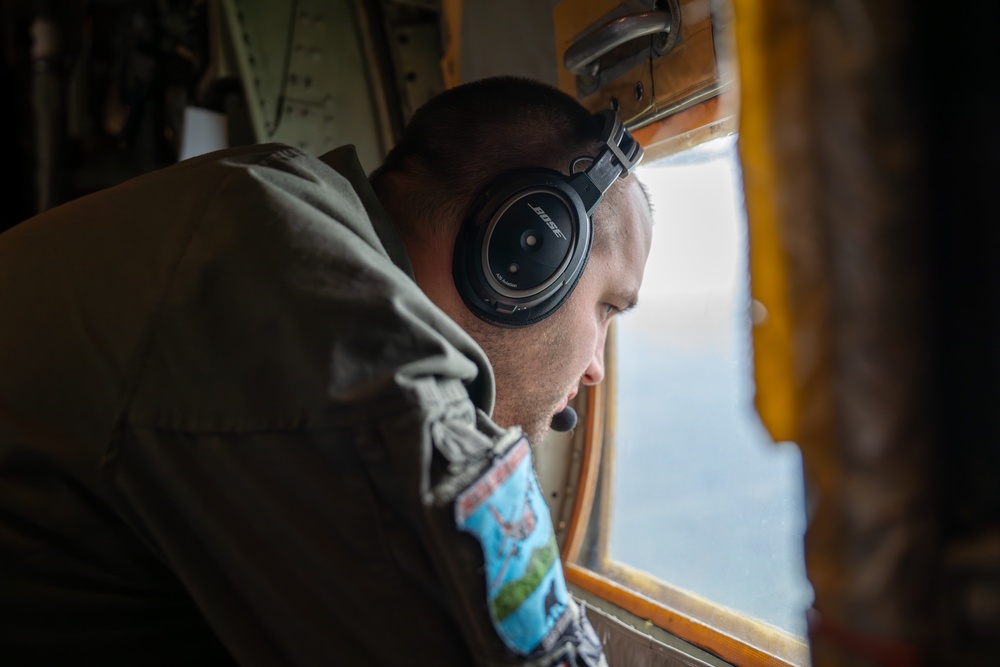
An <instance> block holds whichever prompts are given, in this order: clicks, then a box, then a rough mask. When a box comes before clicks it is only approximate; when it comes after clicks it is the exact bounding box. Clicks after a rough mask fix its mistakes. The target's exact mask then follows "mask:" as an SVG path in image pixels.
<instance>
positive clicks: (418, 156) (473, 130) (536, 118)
mask: <svg viewBox="0 0 1000 667" xmlns="http://www.w3.org/2000/svg"><path fill="white" fill-rule="evenodd" d="M599 132H600V127H599V123H598V121H597V120H596V119H595V118H594V116H593V114H592V113H591V112H590V111H588V110H587V109H586V107H584V106H583V105H582V104H580V103H579V102H578V101H577V100H575V99H574V98H573V97H571V96H570V95H567V94H566V93H564V92H562V91H561V90H559V89H558V88H555V87H553V86H550V85H548V84H545V83H541V82H539V81H534V80H531V79H526V78H522V77H514V76H499V77H492V78H488V79H482V80H479V81H474V82H471V83H466V84H462V85H459V86H456V87H454V88H450V89H448V90H446V91H444V92H443V93H441V94H439V95H437V96H435V97H433V98H431V99H430V100H429V101H428V102H427V103H425V104H424V105H423V106H422V107H420V108H419V109H418V110H417V111H416V113H414V115H413V117H412V118H411V119H410V122H409V124H408V125H407V126H406V129H405V130H404V132H403V136H402V138H401V139H400V141H399V142H398V143H397V144H396V146H395V147H394V148H393V149H392V150H391V151H390V152H389V154H388V155H387V156H386V158H385V161H384V162H383V164H382V166H381V167H379V168H378V169H376V170H375V171H373V172H372V173H371V175H370V177H369V178H370V180H371V182H372V185H373V186H374V187H375V189H376V191H378V190H379V189H380V187H379V186H380V181H381V179H382V177H383V176H385V175H386V174H387V173H390V172H401V173H402V174H405V175H406V179H407V182H406V187H407V190H408V192H407V196H408V197H409V202H408V203H409V204H410V205H412V206H413V207H414V208H413V212H414V214H415V215H414V216H413V219H415V220H420V221H421V223H422V224H434V221H436V220H448V221H459V222H460V221H462V220H464V219H465V218H466V217H467V216H468V215H469V214H470V211H471V207H472V204H473V202H474V200H475V197H476V195H477V194H478V193H479V192H481V191H482V190H484V189H485V188H486V186H487V185H488V184H489V182H490V181H492V180H494V179H496V178H497V177H498V176H500V175H502V174H504V173H506V172H508V171H512V170H514V169H522V168H529V167H545V168H549V169H556V170H558V171H561V172H562V173H568V172H569V166H570V162H571V161H572V160H573V159H574V158H577V157H583V156H596V155H597V153H598V151H599V150H600V149H601V147H602V145H601V141H600V134H599ZM402 222H403V221H397V224H400V223H402ZM403 224H405V223H403ZM404 231H405V230H404ZM435 231H443V230H440V229H438V230H435Z"/></svg>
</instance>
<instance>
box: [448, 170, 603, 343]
mask: <svg viewBox="0 0 1000 667" xmlns="http://www.w3.org/2000/svg"><path fill="white" fill-rule="evenodd" d="M591 237H592V225H591V220H590V218H589V217H588V216H587V215H586V211H585V209H584V207H583V203H582V200H581V198H580V196H579V195H578V194H577V192H576V191H575V190H574V189H573V188H572V187H570V186H569V185H568V184H567V179H566V177H565V176H563V175H562V174H560V173H559V172H556V171H547V170H528V171H518V172H514V173H511V174H508V175H506V176H505V177H503V178H501V179H499V180H498V181H496V182H494V183H493V184H492V185H491V186H490V187H489V188H487V190H486V191H485V192H484V193H483V195H481V196H480V197H479V198H478V199H477V201H476V203H475V205H474V207H473V211H472V214H471V215H470V217H469V218H468V219H467V220H466V222H465V223H464V224H463V226H462V229H461V230H460V232H459V235H458V237H457V239H456V243H455V253H454V258H453V265H452V274H453V276H454V279H455V285H456V287H457V288H458V291H459V294H460V295H461V296H462V299H463V301H464V302H465V304H466V305H467V306H468V307H469V309H470V310H472V311H473V312H474V313H475V314H476V315H477V316H478V317H480V318H481V319H483V320H486V321H488V322H492V323H493V324H497V325H500V326H509V327H520V326H529V325H531V324H535V323H537V322H539V321H541V320H543V319H545V318H546V317H548V316H549V315H551V314H552V313H554V312H555V311H556V310H557V309H558V308H559V307H560V306H561V305H562V304H563V303H564V302H565V301H566V299H567V298H568V297H569V294H570V293H571V292H572V290H573V288H574V287H575V286H576V283H577V281H578V280H579V278H580V275H581V274H582V273H583V269H584V267H585V266H586V262H587V257H588V255H589V253H590V245H591Z"/></svg>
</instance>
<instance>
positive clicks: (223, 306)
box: [0, 78, 650, 665]
mask: <svg viewBox="0 0 1000 667" xmlns="http://www.w3.org/2000/svg"><path fill="white" fill-rule="evenodd" d="M613 120H614V119H613V116H608V115H607V114H605V115H604V116H603V121H602V117H594V116H591V114H589V113H588V112H586V111H585V110H584V109H583V108H582V107H580V106H579V105H578V104H577V103H576V102H575V101H574V100H572V99H571V98H569V97H568V96H566V95H563V94H562V93H560V92H558V91H556V90H554V89H551V88H549V87H547V86H543V85H540V84H537V83H533V82H530V81H524V80H519V79H511V78H498V79H491V80H486V81H482V82H477V83H473V84H468V85H465V86H461V87H459V88H456V89H453V90H450V91H448V92H446V93H444V94H442V95H441V96H439V97H438V98H435V99H434V100H432V101H431V102H429V103H428V104H427V105H426V106H425V107H424V108H422V109H421V110H420V111H418V112H417V114H416V115H415V116H414V118H413V121H412V122H411V124H410V126H409V127H408V129H407V131H406V133H405V136H404V138H403V139H402V141H401V142H400V144H399V145H398V146H397V147H396V148H395V149H394V150H393V152H392V153H391V154H390V155H389V156H388V157H387V159H386V162H385V164H384V165H383V166H382V167H381V168H380V169H378V170H376V172H375V173H373V174H372V177H371V184H369V181H368V180H367V179H366V178H365V177H364V173H363V172H362V171H361V169H360V166H359V165H358V163H357V160H356V157H355V156H354V153H353V150H352V149H351V148H350V147H345V148H342V149H338V150H336V151H333V152H331V153H329V154H327V155H325V156H323V157H322V158H320V159H315V158H311V157H309V156H306V155H304V154H302V153H301V152H300V151H298V150H296V149H293V148H290V147H287V146H278V145H263V146H248V147H241V148H236V149H231V150H226V151H223V152H220V153H215V154H210V155H206V156H201V157H198V158H194V159H192V160H188V161H185V162H182V163H179V164H177V165H174V166H172V167H170V168H167V169H164V170H161V171H159V172H155V173H152V174H148V175H145V176H142V177H139V178H136V179H133V180H132V181H129V182H127V183H125V184H122V185H120V186H117V187H115V188H110V189H108V190H106V191H103V192H99V193H96V194H94V195H91V196H89V197H85V198H83V199H80V200H77V201H75V202H71V203H69V204H67V205H64V206H62V207H60V208H57V209H54V210H52V211H50V212H47V213H45V214H42V215H40V216H38V217H37V218H35V219H33V220H29V221H26V222H24V223H21V224H20V225H18V226H17V227H15V228H14V229H13V230H11V231H10V232H7V233H5V234H4V235H2V236H0V310H2V312H4V313H6V314H8V316H6V317H4V318H3V320H2V323H0V555H2V558H3V563H2V568H0V614H2V617H0V639H2V641H0V648H2V650H3V654H4V655H5V656H16V658H17V659H16V660H15V664H64V663H70V662H72V663H73V664H81V663H93V664H102V665H111V664H144V665H149V664H178V663H184V664H191V663H195V664H226V663H231V662H234V661H235V662H237V663H239V664H247V665H285V664H295V665H308V664H349V665H355V664H358V665H382V664H385V665H396V664H413V663H418V664H423V663H427V664H435V665H468V664H485V665H506V664H539V665H547V664H580V665H593V664H601V663H603V657H602V656H601V649H600V645H599V642H597V639H596V637H595V636H594V634H593V630H592V629H591V628H590V626H589V623H588V622H587V620H586V618H585V616H583V614H582V612H581V610H580V609H579V608H578V607H577V606H576V605H575V604H574V603H573V600H572V599H571V598H570V597H569V595H568V593H567V592H566V588H565V582H564V581H563V579H562V571H561V567H560V564H559V562H558V554H557V553H556V550H555V544H554V537H553V535H552V531H551V525H550V520H549V518H548V514H547V511H546V510H545V507H544V502H542V501H541V496H540V494H539V492H538V489H537V482H536V481H535V478H534V475H533V473H532V471H531V458H530V448H529V447H528V445H527V440H525V439H524V438H523V437H522V436H521V432H522V427H523V431H524V433H525V434H527V436H528V440H530V441H531V442H534V443H537V442H540V441H541V439H542V438H543V436H544V434H545V432H546V429H547V426H548V424H549V422H550V420H551V419H552V418H553V416H554V415H556V414H557V413H560V411H561V410H562V408H564V407H565V405H566V402H567V401H568V400H569V399H570V398H572V396H573V394H574V393H575V392H576V387H577V385H578V384H579V383H580V382H583V383H596V382H600V380H601V378H602V376H603V372H604V371H603V358H602V350H603V346H604V338H605V335H606V332H607V327H608V324H609V322H610V320H611V318H612V317H613V315H614V314H615V313H617V312H620V311H623V310H626V309H627V308H629V307H631V306H632V305H633V304H634V303H635V298H636V293H637V291H638V288H639V284H640V282H641V278H642V271H643V267H644V265H645V261H646V256H647V253H648V250H649V243H650V215H649V209H648V204H647V203H646V200H645V199H644V197H643V196H642V191H641V188H640V187H639V186H638V184H637V183H636V181H635V179H634V178H632V179H628V178H624V177H625V176H627V174H628V170H629V169H630V168H631V167H632V166H634V162H635V161H636V160H637V159H638V155H640V154H641V151H639V150H638V147H637V146H631V148H632V150H631V152H629V148H630V146H629V142H630V141H631V140H630V138H629V137H628V135H627V133H622V132H621V131H620V130H619V131H614V130H615V127H616V126H613ZM623 151H624V152H623ZM577 158H586V159H585V160H577ZM571 164H572V165H573V169H572V171H573V172H574V173H585V174H586V178H584V177H583V176H579V177H577V178H576V180H573V179H572V178H564V177H563V176H559V177H558V179H555V177H553V176H552V175H551V173H552V172H546V171H537V170H538V169H551V170H556V171H557V172H560V173H562V174H568V173H569V172H570V171H571ZM524 168H530V169H531V170H532V171H531V174H532V175H531V178H533V179H534V178H540V179H542V180H541V181H539V183H541V185H537V184H536V185H535V186H532V187H534V190H530V191H531V192H535V191H538V192H539V193H544V192H545V191H547V189H549V188H551V189H555V190H556V191H557V193H563V194H556V195H553V194H552V193H549V194H548V195H546V196H549V197H555V199H548V200H546V199H537V198H536V196H535V195H532V197H531V201H529V200H527V199H526V200H524V201H523V202H522V201H521V199H522V195H521V194H516V195H514V196H513V198H512V199H510V201H516V202H517V203H518V207H517V208H518V212H514V211H513V209H512V207H511V206H508V207H507V208H504V205H501V209H502V211H501V212H500V213H497V214H495V215H493V214H490V213H485V214H484V213H482V209H477V206H480V205H481V204H482V202H483V201H484V198H485V200H490V198H491V197H495V195H496V192H495V187H494V185H492V184H495V183H497V182H498V181H497V180H496V179H497V178H498V177H503V176H504V175H505V174H509V173H510V172H511V171H512V170H515V172H516V173H519V172H517V170H521V169H524ZM554 179H555V180H554ZM557 180H558V181H559V182H556V181H557ZM550 182H551V183H552V184H551V185H547V183H550ZM569 182H572V186H570V185H567V184H566V183H569ZM594 183H597V184H598V187H597V188H596V190H595V188H594ZM574 188H576V189H577V190H578V191H579V193H581V194H580V198H581V201H582V203H579V202H577V203H576V204H574V205H575V206H577V208H578V209H579V210H578V212H581V211H582V216H581V217H582V218H583V220H582V221H578V222H582V223H584V224H581V225H579V227H578V228H576V229H570V227H569V226H568V221H571V220H570V218H572V216H570V217H569V218H567V216H566V215H561V214H560V213H559V212H557V211H556V210H555V209H554V208H553V205H552V204H551V203H550V202H554V201H556V200H557V199H559V197H562V196H564V195H565V196H566V198H567V201H569V200H571V199H572V196H571V195H569V194H566V193H568V192H569V190H573V189H574ZM603 190H606V191H607V194H606V196H605V197H604V198H603V201H602V200H601V197H600V194H601V192H600V191H603ZM575 191H576V190H574V192H575ZM519 192H520V191H519ZM539 196H540V195H539ZM574 201H575V200H574ZM539 202H547V203H545V207H548V210H546V209H545V207H543V206H542V205H541V204H540V203H539ZM597 202H601V203H600V205H599V206H598V207H597V209H596V212H594V211H590V210H589V209H590V208H592V207H593V206H595V205H596V204H597ZM521 204H523V205H521ZM571 208H572V207H571ZM508 209H511V211H512V212H511V215H516V216H530V217H520V218H517V219H516V220H514V219H513V218H511V219H510V220H512V221H510V220H508V215H507V213H506V212H505V211H507V210H508ZM568 210H569V209H568ZM476 211H480V213H477V212H476ZM591 212H593V214H594V215H593V231H592V232H591V231H590V225H589V223H588V222H587V217H588V215H589V213H591ZM563 213H565V212H563ZM477 215H485V216H486V217H487V218H488V220H489V221H488V222H487V224H486V225H485V226H486V227H489V228H490V229H492V230H493V231H492V232H491V234H492V236H489V237H488V239H487V241H486V243H487V246H488V248H487V250H482V249H481V248H480V247H479V246H477V245H476V243H477V242H478V241H477V239H478V238H480V236H481V233H480V232H482V228H483V226H482V225H479V226H477V225H476V224H473V222H470V219H471V220H475V219H476V216H477ZM525 221H529V222H525ZM521 224H527V225H529V226H531V229H535V230H539V231H537V232H531V233H528V232H527V231H526V232H524V233H523V234H521V235H520V239H521V241H522V242H523V254H522V255H517V258H516V259H515V260H510V261H509V262H508V261H507V260H505V261H504V263H503V266H502V267H500V269H498V270H497V271H496V274H497V276H499V278H497V280H502V281H503V283H504V284H503V285H500V284H499V283H496V285H497V286H498V287H497V289H498V290H499V292H498V293H497V294H499V296H497V297H496V301H490V300H489V298H486V297H490V294H492V292H490V289H492V288H485V287H482V286H481V285H479V284H478V283H477V282H476V281H477V280H478V278H476V277H475V275H473V273H470V272H466V271H465V269H464V268H463V267H464V266H465V264H464V262H465V260H466V259H467V258H468V256H469V254H470V253H471V254H472V255H475V257H474V259H475V258H479V259H482V258H484V257H487V256H489V257H492V255H491V254H490V253H492V252H493V250H491V249H489V248H491V247H492V246H489V244H491V243H494V241H495V240H496V239H501V237H502V236H503V234H504V233H506V232H502V231H501V228H507V227H510V225H521ZM543 233H544V234H545V235H544V236H543ZM477 234H478V236H477ZM590 234H592V237H591V236H588V235H590ZM574 240H575V242H576V243H575V245H574V243H571V241H574ZM498 242H499V241H498ZM564 243H565V244H567V246H568V247H569V246H571V249H570V250H568V251H567V254H566V257H567V258H570V259H566V260H559V261H557V262H555V265H554V266H553V268H552V269H551V270H552V271H554V272H555V273H554V274H553V275H558V276H559V277H558V279H556V278H551V279H550V278H544V279H540V282H539V284H538V285H534V286H532V287H531V288H530V289H523V288H525V285H524V284H521V283H520V280H521V279H520V278H519V277H513V276H514V274H513V273H509V274H508V273H504V272H506V271H513V272H517V271H518V270H520V271H521V272H522V273H521V274H520V275H524V273H525V271H527V268H528V266H529V264H531V262H532V261H534V260H533V258H536V257H540V256H542V255H544V253H542V254H541V255H540V254H538V253H539V252H540V249H542V250H545V252H550V251H552V249H553V248H560V247H563V245H562V244H564ZM466 244H469V245H466ZM585 246H590V248H589V249H590V252H589V253H586V252H583V251H585V250H586V247H585ZM577 249H582V250H580V252H578V251H577ZM487 259H488V258H487ZM571 260H572V261H571ZM490 261H491V260H490ZM490 261H486V263H487V264H489V265H490V266H492V264H490ZM539 266H542V265H539ZM546 266H547V265H546ZM536 268H537V267H536ZM564 270H565V271H568V272H569V273H565V274H564ZM491 271H492V269H491ZM574 271H575V274H573V275H570V274H571V273H573V272H574ZM505 275H506V276H507V277H506V278H505V277H504V276H505ZM470 276H471V277H470ZM483 280H484V281H485V282H487V283H491V281H492V282H493V283H495V280H494V278H493V277H490V276H487V277H485V278H483ZM491 284H492V283H491ZM504 285H506V287H504ZM482 295H485V297H484V298H480V297H481V296H482ZM526 295H528V296H526ZM539 295H541V296H539ZM546 295H549V296H551V297H552V298H547V297H546ZM543 297H546V298H543ZM484 304H485V305H484ZM505 318H506V319H505ZM494 373H495V378H496V380H495V384H494ZM491 411H492V416H493V419H492V420H491V419H490V418H489V417H488V415H489V414H490V413H491Z"/></svg>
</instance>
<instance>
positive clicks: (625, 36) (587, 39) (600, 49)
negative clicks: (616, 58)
mask: <svg viewBox="0 0 1000 667" xmlns="http://www.w3.org/2000/svg"><path fill="white" fill-rule="evenodd" d="M661 32H670V12H668V11H650V12H642V13H640V14H629V15H628V16H621V17H619V18H616V19H615V20H613V21H611V22H609V23H606V24H604V25H602V26H601V27H600V28H597V29H596V30H594V31H592V32H589V33H587V34H586V35H584V36H583V37H581V38H580V39H578V40H577V41H576V42H574V43H573V44H572V45H570V47H569V48H568V49H566V53H565V55H564V56H563V64H564V65H566V69H567V70H569V71H570V72H572V73H573V74H576V75H580V74H591V75H593V74H596V72H595V71H590V68H591V65H596V62H597V59H598V58H600V57H601V56H603V55H604V54H605V53H607V52H608V51H611V50H612V49H614V48H616V47H619V46H621V45H622V44H625V43H626V42H630V41H632V40H633V39H638V38H640V37H645V36H647V35H655V34H657V33H661Z"/></svg>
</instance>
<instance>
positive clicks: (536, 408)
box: [371, 77, 651, 442]
mask: <svg viewBox="0 0 1000 667" xmlns="http://www.w3.org/2000/svg"><path fill="white" fill-rule="evenodd" d="M599 129H600V128H599V125H598V124H597V123H595V121H594V118H593V116H592V114H591V113H590V112H589V111H587V110H586V109H585V108H584V107H583V106H581V105H580V104H579V103H578V102H576V100H574V99H572V98H571V97H570V96H568V95H565V94H564V93H562V92H560V91H558V90H556V89H554V88H552V87H550V86H546V85H544V84H540V83H536V82H532V81H528V80H524V79H517V78H510V77H502V78H495V79H487V80H484V81H480V82H476V83H471V84H466V85H464V86H459V87H457V88H454V89H451V90H449V91H446V92H445V93H443V94H441V95H439V96H437V97H436V98H434V99H432V100H431V101H430V102H428V103H427V104H426V105H425V106H424V107H422V108H421V109H419V110H418V111H417V113H416V114H415V115H414V117H413V119H412V120H411V122H410V124H409V126H408V127H407V130H406V132H405V133H404V136H403V139H402V140H401V141H400V143H399V144H398V145H397V146H396V147H395V148H394V149H393V151H392V152H391V153H390V154H389V155H388V157H387V158H386V161H385V163H384V164H383V166H382V167H380V168H379V169H378V170H376V171H375V172H374V173H373V174H372V177H371V180H372V183H373V185H374V186H375V189H376V192H377V193H378V195H379V198H380V200H381V201H382V202H383V204H384V205H385V206H386V208H387V210H388V211H389V214H390V216H391V217H392V219H393V221H394V223H395V224H396V226H397V227H398V229H399V231H400V234H401V236H402V237H403V241H404V243H405V245H406V248H407V252H408V254H409V256H410V260H411V262H412V264H413V267H414V273H415V276H416V279H417V283H418V284H419V285H420V287H421V288H422V289H423V290H424V291H425V292H426V293H427V295H428V296H429V297H430V298H431V299H432V300H433V301H434V302H435V303H436V304H437V305H438V306H439V307H441V308H442V309H443V310H444V311H445V312H447V313H448V314H449V315H450V316H451V317H452V318H453V319H454V320H455V321H456V322H457V323H458V324H460V325H461V326H462V327H463V328H464V329H465V330H466V331H468V332H469V334H470V335H471V336H472V337H473V338H474V339H475V340H476V341H477V342H478V343H479V344H480V346H481V347H482V348H483V350H484V351H485V352H486V354H487V356H488V357H489V359H490V362H491V364H492V365H493V369H494V372H495V375H496V380H497V402H496V407H495V409H494V413H493V418H494V420H496V421H497V423H499V424H501V425H504V426H512V425H515V424H517V425H521V426H522V427H524V429H525V431H526V433H527V434H528V436H529V437H530V438H531V440H532V441H533V442H538V441H539V440H540V439H541V438H542V437H544V434H545V432H546V429H547V427H548V424H549V422H550V420H551V417H552V415H553V413H555V412H556V411H558V410H559V409H561V407H563V406H565V403H566V401H567V400H568V399H569V398H571V397H572V395H574V394H575V393H576V390H577V386H578V384H579V383H580V382H583V383H585V384H596V383H597V382H600V381H601V379H602V378H603V376H604V365H603V348H604V340H605V337H606V334H607V327H608V325H609V323H610V321H611V316H612V315H614V314H615V313H617V312H620V311H622V310H625V309H627V308H628V307H630V306H631V305H633V304H634V301H635V297H636V293H637V292H638V288H639V283H640V282H641V279H642V271H643V268H644V266H645V261H646V256H647V254H648V251H649V242H650V225H651V216H650V212H649V206H648V200H647V199H646V198H645V196H644V192H643V191H642V188H641V186H640V185H639V184H638V182H637V181H636V179H634V178H629V179H626V180H622V181H618V182H616V183H615V184H614V185H612V187H611V189H610V190H609V191H608V193H607V195H606V197H605V199H604V201H603V202H602V203H601V205H600V206H599V207H598V208H597V210H596V212H595V214H594V234H593V247H592V250H591V254H590V259H589V261H588V264H587V267H586V270H585V271H584V273H583V276H582V278H581V279H580V281H579V283H578V284H577V286H576V289H575V290H574V291H573V293H572V294H571V296H570V297H569V299H568V300H567V301H566V302H565V303H564V304H563V305H562V306H561V307H560V308H559V309H558V310H557V311H556V312H555V313H554V314H553V315H551V316H550V317H548V318H547V319H544V320H542V321H541V322H539V323H537V324H534V325H532V326H529V327H525V328H520V329H510V328H507V327H501V326H497V325H495V324H492V323H489V322H486V321H483V320H481V319H480V318H479V317H477V316H476V315H475V314H473V312H472V311H470V310H469V309H468V307H467V306H466V305H465V304H464V302H463V301H462V299H461V297H460V296H459V292H458V290H457V289H456V286H455V283H454V281H453V279H452V253H453V249H454V248H455V240H456V237H457V236H458V234H459V230H460V228H461V226H462V223H463V222H464V221H465V220H466V219H468V217H469V216H470V213H471V211H472V207H473V203H474V201H475V200H476V198H477V196H478V195H479V194H480V193H481V192H482V191H483V190H484V189H485V188H486V187H487V185H489V184H490V183H491V182H493V181H494V180H495V179H496V178H497V177H498V176H501V175H503V174H507V173H509V172H511V171H513V170H518V169H525V168H545V169H552V170H556V171H558V172H561V173H563V174H568V173H569V170H570V163H571V162H572V161H573V160H574V159H575V158H578V157H582V156H589V157H596V156H597V155H598V154H599V153H600V152H601V150H602V149H603V148H604V144H603V142H602V140H601V136H600V134H599Z"/></svg>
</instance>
